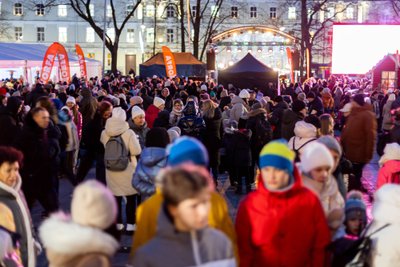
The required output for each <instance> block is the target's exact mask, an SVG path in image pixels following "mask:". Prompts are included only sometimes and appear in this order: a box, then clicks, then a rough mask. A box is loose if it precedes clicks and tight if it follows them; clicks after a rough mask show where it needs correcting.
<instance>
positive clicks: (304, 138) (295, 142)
mask: <svg viewBox="0 0 400 267" xmlns="http://www.w3.org/2000/svg"><path fill="white" fill-rule="evenodd" d="M294 134H295V136H293V137H292V138H290V140H289V143H288V146H289V147H290V148H291V149H292V150H298V152H299V153H300V155H301V153H303V151H304V149H305V148H306V147H307V145H308V144H310V143H312V142H315V141H316V140H317V128H315V126H314V125H312V124H310V123H307V122H305V121H298V122H296V126H295V128H294ZM306 143H307V144H306Z"/></svg>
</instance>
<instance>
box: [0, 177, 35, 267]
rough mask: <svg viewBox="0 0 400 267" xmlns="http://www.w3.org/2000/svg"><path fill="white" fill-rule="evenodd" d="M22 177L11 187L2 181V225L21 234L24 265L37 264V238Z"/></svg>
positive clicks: (0, 195)
mask: <svg viewBox="0 0 400 267" xmlns="http://www.w3.org/2000/svg"><path fill="white" fill-rule="evenodd" d="M21 184H22V181H21V177H19V176H18V179H17V182H16V185H15V186H14V187H10V186H8V185H6V184H5V183H3V182H0V214H1V216H0V225H1V226H3V227H4V228H6V229H7V230H9V231H12V232H16V233H19V234H20V235H21V240H20V248H19V254H20V256H21V259H22V264H23V266H26V267H35V266H36V251H35V240H34V237H33V233H34V231H33V225H32V220H31V217H30V213H29V209H28V207H27V205H26V202H25V197H24V194H23V193H22V190H21Z"/></svg>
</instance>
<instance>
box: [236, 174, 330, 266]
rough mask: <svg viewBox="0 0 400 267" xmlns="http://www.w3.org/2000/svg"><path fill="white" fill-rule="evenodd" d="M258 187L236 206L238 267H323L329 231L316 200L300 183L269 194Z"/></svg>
mask: <svg viewBox="0 0 400 267" xmlns="http://www.w3.org/2000/svg"><path fill="white" fill-rule="evenodd" d="M259 181H260V183H259V187H258V189H257V190H256V191H254V192H252V193H250V194H249V195H248V196H247V197H246V198H245V200H243V202H242V203H241V204H240V206H239V210H238V214H237V217H236V233H237V236H238V246H239V256H240V266H241V267H253V266H254V267H256V266H257V267H258V266H290V267H304V266H312V267H320V266H325V262H326V255H325V254H326V252H325V250H326V246H327V245H328V244H329V242H330V233H329V228H328V225H327V223H326V219H325V215H324V212H323V210H322V207H321V204H320V201H319V199H318V197H317V196H316V195H315V194H314V193H312V192H311V191H310V190H309V189H307V188H305V187H304V186H303V185H302V182H301V176H300V174H299V172H298V170H297V169H295V171H294V184H292V186H290V187H289V188H288V189H287V190H285V191H281V192H271V191H269V190H267V189H266V187H265V186H264V183H263V182H261V181H262V177H261V176H259Z"/></svg>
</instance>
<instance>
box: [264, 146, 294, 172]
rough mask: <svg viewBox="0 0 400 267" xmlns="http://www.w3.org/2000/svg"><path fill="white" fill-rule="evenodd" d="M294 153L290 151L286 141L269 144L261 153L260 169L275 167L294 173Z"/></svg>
mask: <svg viewBox="0 0 400 267" xmlns="http://www.w3.org/2000/svg"><path fill="white" fill-rule="evenodd" d="M294 157H295V155H294V152H293V151H292V150H290V148H289V147H288V145H287V142H286V140H284V139H280V140H276V141H272V142H269V143H268V144H267V145H265V146H264V148H263V149H262V150H261V153H260V169H262V168H264V167H275V168H277V169H281V170H285V171H287V172H288V173H289V174H292V173H293V168H294V167H293V161H294Z"/></svg>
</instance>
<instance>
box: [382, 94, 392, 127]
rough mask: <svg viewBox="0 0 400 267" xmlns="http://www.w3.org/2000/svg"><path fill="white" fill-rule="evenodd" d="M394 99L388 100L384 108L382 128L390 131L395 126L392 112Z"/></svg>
mask: <svg viewBox="0 0 400 267" xmlns="http://www.w3.org/2000/svg"><path fill="white" fill-rule="evenodd" d="M393 102H394V101H387V102H386V104H385V105H384V106H383V110H382V117H383V120H382V130H383V131H390V130H391V129H392V127H393V122H392V114H391V113H390V110H391V107H392V104H393Z"/></svg>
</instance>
